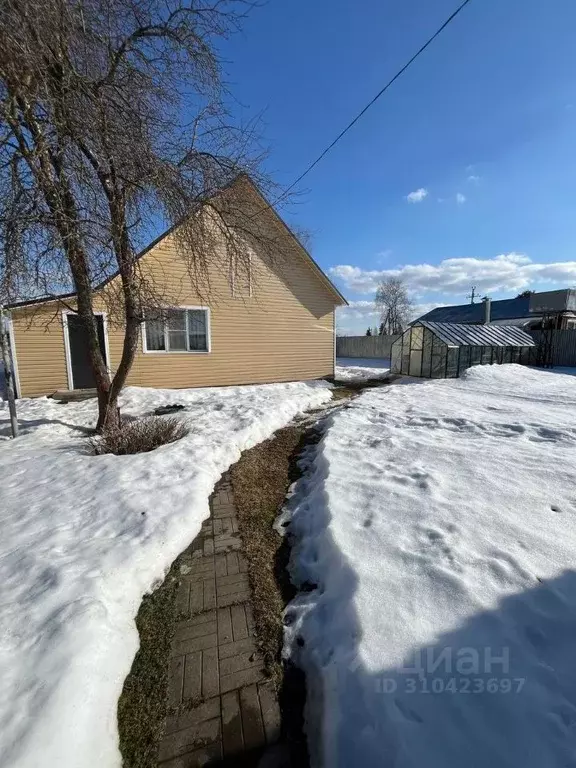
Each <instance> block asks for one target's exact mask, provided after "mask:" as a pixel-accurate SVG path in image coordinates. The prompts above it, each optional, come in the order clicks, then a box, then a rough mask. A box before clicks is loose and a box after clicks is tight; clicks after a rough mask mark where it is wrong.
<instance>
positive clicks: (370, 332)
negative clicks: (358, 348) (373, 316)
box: [366, 328, 372, 336]
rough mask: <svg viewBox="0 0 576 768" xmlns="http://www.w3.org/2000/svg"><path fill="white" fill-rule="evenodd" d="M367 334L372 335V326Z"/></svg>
mask: <svg viewBox="0 0 576 768" xmlns="http://www.w3.org/2000/svg"><path fill="white" fill-rule="evenodd" d="M366 336H372V328H368V330H367V331H366Z"/></svg>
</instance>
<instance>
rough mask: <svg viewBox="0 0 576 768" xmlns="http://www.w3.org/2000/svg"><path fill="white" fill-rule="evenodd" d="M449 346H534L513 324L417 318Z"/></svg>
mask: <svg viewBox="0 0 576 768" xmlns="http://www.w3.org/2000/svg"><path fill="white" fill-rule="evenodd" d="M418 325H422V326H424V328H428V329H429V330H431V331H432V332H433V333H435V334H436V336H438V338H439V339H441V340H442V341H443V342H444V343H445V344H447V345H448V346H449V347H535V346H536V344H535V342H534V339H533V338H532V336H530V335H529V334H527V333H526V332H525V331H523V330H522V329H521V328H517V327H516V326H513V325H464V324H463V323H432V322H430V321H429V320H418V321H417V322H416V323H414V325H413V326H412V327H414V326H418Z"/></svg>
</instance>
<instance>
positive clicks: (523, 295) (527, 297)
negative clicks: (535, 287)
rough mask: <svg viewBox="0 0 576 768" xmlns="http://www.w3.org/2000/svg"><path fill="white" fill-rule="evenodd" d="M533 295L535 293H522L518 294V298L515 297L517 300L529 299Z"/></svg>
mask: <svg viewBox="0 0 576 768" xmlns="http://www.w3.org/2000/svg"><path fill="white" fill-rule="evenodd" d="M533 293H535V291H522V293H519V294H518V296H516V298H517V299H529V298H530V296H531V295H532V294H533Z"/></svg>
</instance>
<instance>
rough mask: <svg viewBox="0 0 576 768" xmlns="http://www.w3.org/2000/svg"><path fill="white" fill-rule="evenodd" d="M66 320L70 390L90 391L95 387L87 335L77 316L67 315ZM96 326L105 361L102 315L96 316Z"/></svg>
mask: <svg viewBox="0 0 576 768" xmlns="http://www.w3.org/2000/svg"><path fill="white" fill-rule="evenodd" d="M66 317H67V318H68V340H69V342H70V367H71V368H72V388H73V389H92V388H93V387H95V386H96V382H95V380H94V374H93V373H92V367H91V366H90V358H89V357H88V334H87V333H86V329H85V328H84V326H83V325H82V322H81V320H80V318H79V317H78V315H67V316H66ZM96 326H97V329H98V341H99V342H100V350H101V351H102V355H103V357H104V362H105V363H106V365H108V361H107V360H106V345H105V343H104V318H103V317H102V315H96Z"/></svg>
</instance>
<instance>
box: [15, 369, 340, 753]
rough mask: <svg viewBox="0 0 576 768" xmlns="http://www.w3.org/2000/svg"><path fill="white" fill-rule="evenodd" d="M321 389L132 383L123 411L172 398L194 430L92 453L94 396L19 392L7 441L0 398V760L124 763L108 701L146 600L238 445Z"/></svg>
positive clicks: (326, 394)
mask: <svg viewBox="0 0 576 768" xmlns="http://www.w3.org/2000/svg"><path fill="white" fill-rule="evenodd" d="M330 397H331V394H330V387H329V385H328V384H326V383H325V382H301V383H293V384H270V385H263V386H253V387H225V388H218V389H215V388H212V389H191V390H179V391H178V390H154V389H139V388H134V387H130V388H128V389H126V390H125V392H124V394H123V396H122V412H123V414H124V415H127V416H129V415H132V416H136V415H140V414H145V413H150V412H152V411H153V410H154V409H155V408H156V407H158V406H159V405H165V404H171V403H182V404H184V405H185V406H186V409H185V410H184V411H181V412H180V413H179V414H178V418H182V419H184V420H185V421H186V422H188V424H189V426H190V434H189V435H188V437H186V438H184V439H183V440H180V441H179V442H177V443H174V444H172V445H167V446H164V447H162V448H159V449H157V450H156V451H154V452H152V453H146V454H140V455H136V456H111V455H107V456H97V457H95V456H90V455H88V454H87V451H86V440H85V439H84V438H85V435H86V430H85V428H86V427H90V426H93V425H94V423H95V416H96V411H95V401H93V400H91V401H85V402H82V403H74V404H72V403H71V404H69V405H61V404H59V403H56V402H55V401H53V400H48V399H46V398H38V399H34V400H20V401H19V404H18V411H19V417H20V424H21V428H22V433H23V434H22V436H21V437H19V438H18V439H17V440H15V441H13V442H12V441H9V440H8V439H7V435H8V434H9V426H8V425H9V422H8V413H7V408H6V404H5V403H4V404H3V405H2V404H0V432H1V435H2V436H3V439H4V441H3V442H0V495H1V504H0V507H1V514H2V535H1V538H0V584H1V585H2V596H1V598H0V677H1V680H2V686H1V688H0V766H10V768H40V766H46V767H47V768H55V766H59V767H60V768H95V767H96V766H97V767H98V768H111V767H112V766H119V765H120V762H121V759H120V753H119V751H118V734H117V725H116V704H117V700H118V696H119V695H120V691H121V689H122V684H123V681H124V678H125V677H126V675H127V673H128V671H129V670H130V666H131V664H132V659H133V657H134V655H135V653H136V651H137V648H138V634H137V631H136V627H135V625H134V617H135V615H136V613H137V611H138V608H139V605H140V601H141V598H142V595H143V594H144V593H145V592H147V591H148V590H149V589H150V588H151V587H152V586H153V584H154V582H155V581H156V580H158V579H162V578H163V575H164V573H165V571H166V569H167V568H168V567H169V565H170V563H171V562H172V561H173V560H174V559H175V557H176V556H177V555H178V554H179V553H180V552H181V551H182V550H183V549H184V548H185V547H186V546H187V545H188V544H189V543H190V541H191V540H192V539H193V538H194V536H195V535H196V534H197V533H198V531H199V530H200V525H201V523H202V520H203V519H204V518H205V517H207V515H208V497H209V494H210V492H211V491H212V488H213V486H214V484H215V482H216V481H217V480H218V478H219V476H220V475H221V473H222V472H224V471H225V470H226V469H227V468H228V467H229V466H230V464H232V463H233V462H234V461H236V460H237V459H238V457H239V455H240V452H241V451H242V450H244V449H246V448H249V447H251V446H253V445H255V444H256V443H257V442H259V441H261V440H264V439H265V438H268V437H269V436H270V435H271V434H272V432H274V431H275V430H276V429H278V428H279V427H281V426H283V425H284V424H286V422H288V421H290V420H291V419H292V418H293V417H294V416H295V415H296V414H298V413H299V412H301V411H303V410H306V409H307V408H311V407H314V406H319V405H321V404H322V403H324V402H326V401H328V400H330ZM83 428H84V429H83ZM0 439H2V437H0Z"/></svg>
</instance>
